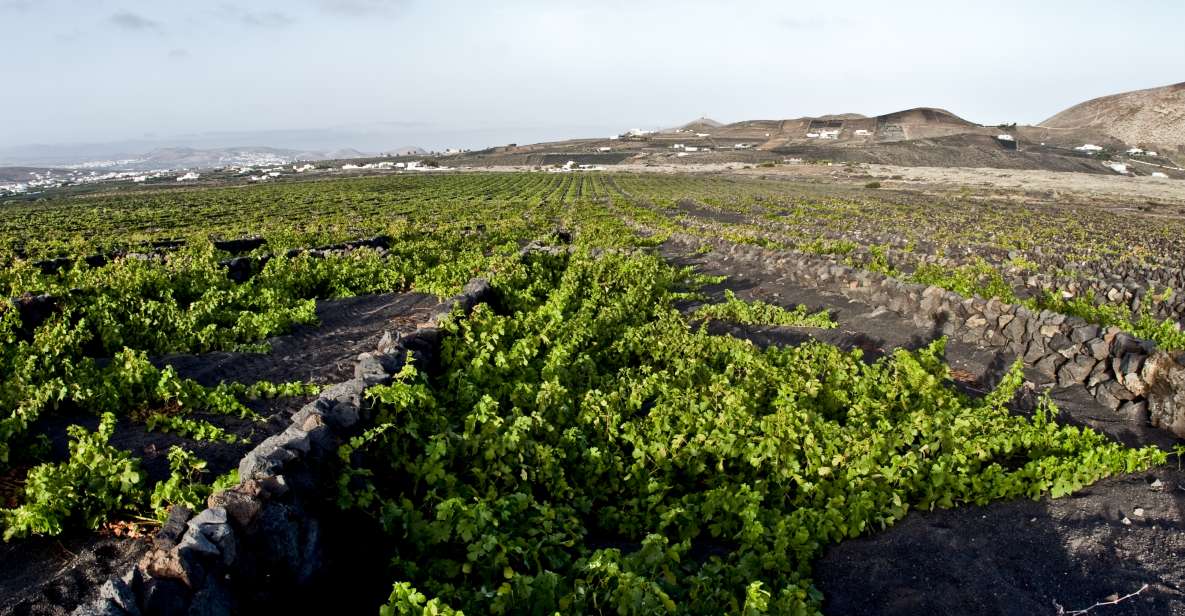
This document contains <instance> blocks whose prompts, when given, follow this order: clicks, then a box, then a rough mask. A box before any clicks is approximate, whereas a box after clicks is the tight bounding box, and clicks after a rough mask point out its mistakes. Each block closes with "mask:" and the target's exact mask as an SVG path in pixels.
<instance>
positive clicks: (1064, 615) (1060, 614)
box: [1053, 584, 1148, 616]
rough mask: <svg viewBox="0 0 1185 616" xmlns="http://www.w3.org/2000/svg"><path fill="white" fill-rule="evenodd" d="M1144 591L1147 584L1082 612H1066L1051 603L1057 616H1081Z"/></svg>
mask: <svg viewBox="0 0 1185 616" xmlns="http://www.w3.org/2000/svg"><path fill="white" fill-rule="evenodd" d="M1145 590H1148V585H1147V584H1144V585H1143V586H1141V587H1140V589H1139V590H1137V591H1136V592H1133V593H1128V594H1126V595H1123V596H1122V597H1119V598H1117V599H1112V600H1111V601H1102V602H1100V603H1096V604H1094V605H1092V606H1090V607H1088V608H1086V609H1082V610H1073V611H1069V612H1067V611H1066V608H1064V607H1062V606H1061V604H1060V603H1058V602H1057V601H1056V600H1055V601H1054V602H1053V607H1054V608H1056V609H1057V616H1081V615H1082V614H1085V613H1087V612H1089V611H1091V610H1093V609H1094V608H1096V607H1105V606H1108V605H1117V604H1119V603H1122V602H1124V601H1127V600H1128V599H1131V598H1132V597H1134V596H1136V595H1138V594H1140V593H1142V592H1144V591H1145Z"/></svg>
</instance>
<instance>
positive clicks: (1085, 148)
mask: <svg viewBox="0 0 1185 616" xmlns="http://www.w3.org/2000/svg"><path fill="white" fill-rule="evenodd" d="M1074 149H1075V150H1078V151H1079V152H1102V151H1103V148H1102V146H1098V145H1095V144H1093V143H1086V144H1083V145H1080V146H1078V147H1076V148H1074Z"/></svg>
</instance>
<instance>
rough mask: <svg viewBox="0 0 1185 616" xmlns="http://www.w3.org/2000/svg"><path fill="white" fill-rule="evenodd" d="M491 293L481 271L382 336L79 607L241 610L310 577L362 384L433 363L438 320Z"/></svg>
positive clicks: (122, 615)
mask: <svg viewBox="0 0 1185 616" xmlns="http://www.w3.org/2000/svg"><path fill="white" fill-rule="evenodd" d="M490 295H491V288H490V285H489V283H488V282H486V281H485V280H482V279H474V280H472V281H470V282H469V283H468V284H467V285H465V288H464V290H463V291H462V292H461V293H460V294H459V295H457V296H454V297H453V298H451V299H450V300H449V301H447V302H445V303H443V304H442V306H441V307H440V308H438V309H437V310H436V311H435V312H434V313H433V314H432V315H431V316H430V318H429V319H428V320H427V321H426V322H425V323H423V324H421V325H420V327H419V328H417V329H416V331H414V332H412V333H410V334H407V335H402V336H399V335H396V336H392V335H391V334H390V332H388V333H387V334H385V335H384V336H383V337H382V339H381V340H380V341H379V343H378V345H377V348H376V349H375V350H374V351H371V352H368V353H363V354H362V355H360V356H359V357H358V360H357V361H356V363H355V366H354V378H353V379H351V380H349V381H346V382H344V383H339V384H337V385H334V386H332V387H329V388H327V389H325V390H324V391H322V392H321V395H320V396H319V397H318V398H317V399H316V400H315V401H313V402H312V403H310V404H308V405H306V406H305V407H304V408H302V409H301V410H300V411H298V412H297V413H295V414H293V416H292V420H291V423H290V424H289V425H288V427H287V428H286V429H285V430H284V431H283V432H281V433H279V434H276V435H273V436H271V437H269V438H268V439H267V440H265V441H263V442H262V443H260V444H259V445H258V446H257V447H256V448H255V449H253V450H251V451H250V452H249V453H248V454H247V455H246V456H244V457H243V459H242V460H241V461H240V463H239V478H240V484H239V485H238V486H236V487H234V488H231V489H229V490H226V491H223V492H219V493H216V494H214V495H212V496H210V498H209V501H208V503H207V504H208V507H207V508H206V509H204V510H202V511H200V512H197V514H196V515H194V514H193V512H191V511H189V510H188V509H186V508H184V507H174V508H173V509H172V510H171V511H170V514H169V518H168V520H167V522H166V523H165V524H164V525H163V527H162V528H161V530H160V531H159V532H158V533H157V535H156V537H155V538H154V543H153V548H152V549H151V550H150V551H149V552H148V553H147V554H146V555H145V556H144V558H143V559H142V560H141V561H140V563H139V564H138V565H137V566H136V567H134V568H132V569H131V570H130V571H128V572H126V574H124V575H123V576H121V577H118V578H114V579H111V580H108V581H107V582H106V583H105V584H104V585H103V586H102V588H101V589H100V591H99V597H98V598H97V599H95V600H94V601H92V602H90V603H88V604H84V605H82V606H79V607H78V608H77V609H76V610H75V611H74V614H75V615H76V616H91V615H104V616H155V615H161V614H170V615H171V614H189V615H193V616H198V615H201V616H215V615H223V614H233V613H238V612H237V610H236V597H237V596H240V594H241V593H243V592H245V591H247V589H249V590H250V592H253V593H255V594H258V593H261V592H262V593H282V592H285V589H292V588H296V587H299V586H301V585H304V584H306V583H308V582H309V581H310V580H312V579H313V577H314V574H316V573H318V571H319V569H320V568H321V567H322V565H323V561H322V554H323V544H322V543H323V542H322V523H323V522H322V520H321V519H320V518H319V516H318V514H317V507H316V506H315V503H317V502H320V501H322V500H323V495H322V494H320V493H319V491H320V490H321V489H322V488H323V486H325V485H326V484H327V482H329V483H331V482H332V480H333V478H332V477H330V476H327V475H328V473H329V468H330V467H331V465H330V464H328V462H329V459H330V458H331V457H332V456H333V455H334V454H335V452H336V451H337V448H338V446H339V444H340V443H341V442H343V440H344V439H346V438H349V437H350V436H353V435H355V434H357V433H358V432H360V431H361V428H362V427H363V426H364V425H365V419H366V417H367V415H368V412H369V407H368V403H367V400H366V398H365V395H364V394H365V392H366V390H367V389H368V388H370V387H373V386H375V385H379V384H384V383H389V382H390V380H391V378H392V376H393V375H394V374H396V373H397V372H399V370H400V369H401V368H402V367H403V365H404V363H405V362H406V361H407V358H408V357H409V356H410V357H412V358H414V361H415V362H416V365H417V366H431V365H434V364H435V362H436V360H437V358H438V353H439V343H440V337H441V332H440V329H439V327H438V325H439V323H440V320H441V319H442V318H444V317H445V316H446V315H448V314H449V313H450V312H451V311H452V310H453V309H454V308H455V307H458V306H459V307H460V309H461V310H463V311H464V312H466V313H468V312H469V311H470V310H472V308H473V307H474V306H475V305H477V304H478V303H480V302H483V301H487V300H488V299H489V298H490Z"/></svg>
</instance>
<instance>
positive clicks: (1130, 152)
mask: <svg viewBox="0 0 1185 616" xmlns="http://www.w3.org/2000/svg"><path fill="white" fill-rule="evenodd" d="M1127 155H1128V156H1160V154H1159V153H1157V152H1154V151H1152V150H1145V149H1142V148H1132V149H1130V150H1128V151H1127Z"/></svg>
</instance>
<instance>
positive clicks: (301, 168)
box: [292, 165, 316, 173]
mask: <svg viewBox="0 0 1185 616" xmlns="http://www.w3.org/2000/svg"><path fill="white" fill-rule="evenodd" d="M313 169H316V167H314V166H313V165H300V166H297V165H292V170H293V171H295V172H297V173H304V172H305V171H312V170H313Z"/></svg>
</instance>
